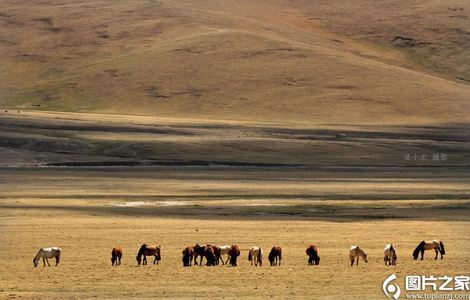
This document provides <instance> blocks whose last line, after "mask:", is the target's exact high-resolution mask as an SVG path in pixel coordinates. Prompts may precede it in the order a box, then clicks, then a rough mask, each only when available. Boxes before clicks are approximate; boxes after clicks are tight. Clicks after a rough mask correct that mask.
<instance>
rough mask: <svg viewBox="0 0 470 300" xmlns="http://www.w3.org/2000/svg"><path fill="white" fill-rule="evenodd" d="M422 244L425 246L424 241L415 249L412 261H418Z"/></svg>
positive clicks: (422, 247)
mask: <svg viewBox="0 0 470 300" xmlns="http://www.w3.org/2000/svg"><path fill="white" fill-rule="evenodd" d="M424 244H425V242H424V241H421V243H419V245H418V246H417V247H416V249H415V250H414V251H413V259H414V260H417V259H418V255H419V252H420V251H422V250H423V249H424Z"/></svg>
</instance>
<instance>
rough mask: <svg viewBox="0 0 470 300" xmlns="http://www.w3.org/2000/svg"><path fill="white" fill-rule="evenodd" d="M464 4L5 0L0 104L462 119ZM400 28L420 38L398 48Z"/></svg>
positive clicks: (273, 116)
mask: <svg viewBox="0 0 470 300" xmlns="http://www.w3.org/2000/svg"><path fill="white" fill-rule="evenodd" d="M365 8H367V9H365ZM469 9H470V8H469V5H468V4H467V3H463V2H462V1H427V2H426V4H422V3H421V2H420V1H399V2H397V1H393V2H390V1H379V2H377V1H372V0H362V1H360V2H357V1H354V2H350V3H345V2H344V1H315V2H312V1H303V0H296V1H278V0H270V1H263V2H262V3H254V2H253V1H236V2H234V1H217V2H214V1H165V0H161V1H143V0H142V1H113V2H112V5H111V4H110V2H109V1H105V0H102V1H85V0H82V1H59V2H57V1H41V2H37V1H14V2H11V1H1V2H0V22H1V23H0V24H1V25H2V26H0V53H1V54H2V55H1V58H0V59H1V64H0V65H1V71H2V72H0V74H1V75H0V107H1V108H7V109H18V108H19V109H22V110H24V109H39V110H54V111H78V112H85V113H90V112H94V113H114V114H121V115H148V116H159V117H177V118H196V119H213V120H239V121H267V122H270V121H274V122H282V121H293V120H295V121H304V122H310V123H327V124H335V123H336V124H338V123H341V124H364V123H369V124H371V123H372V124H381V125H383V124H395V125H396V124H418V123H419V124H422V123H426V124H430V123H432V124H434V125H436V124H446V123H455V122H457V123H467V122H468V121H469V117H468V114H467V113H465V112H466V111H468V110H469V104H468V101H467V100H468V99H469V98H470V88H469V85H468V80H470V77H469V67H468V63H467V62H468V51H466V50H467V49H468V46H469V44H468V43H469V42H468V33H469V30H470V29H469V28H468V22H466V20H467V19H468V17H469V16H468V10H469ZM103 12H106V13H105V14H103ZM397 36H400V37H403V38H410V39H412V40H413V41H414V42H413V43H414V44H413V43H412V45H410V46H407V45H404V46H396V45H395V44H394V42H393V41H394V39H395V38H396V37H397Z"/></svg>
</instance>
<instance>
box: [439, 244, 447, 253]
mask: <svg viewBox="0 0 470 300" xmlns="http://www.w3.org/2000/svg"><path fill="white" fill-rule="evenodd" d="M439 248H440V250H441V254H443V255H444V254H446V249H445V248H444V244H443V243H442V241H439Z"/></svg>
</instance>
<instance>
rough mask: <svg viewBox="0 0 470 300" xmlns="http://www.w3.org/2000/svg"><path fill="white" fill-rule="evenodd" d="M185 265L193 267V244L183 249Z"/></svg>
mask: <svg viewBox="0 0 470 300" xmlns="http://www.w3.org/2000/svg"><path fill="white" fill-rule="evenodd" d="M182 254H183V258H182V260H183V267H191V263H192V261H193V257H194V247H193V246H187V247H186V248H184V249H183V252H182Z"/></svg>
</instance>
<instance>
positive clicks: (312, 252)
mask: <svg viewBox="0 0 470 300" xmlns="http://www.w3.org/2000/svg"><path fill="white" fill-rule="evenodd" d="M305 252H306V253H307V255H308V265H309V266H314V265H319V264H320V255H318V254H319V253H320V250H319V249H318V247H317V246H315V245H310V246H308V248H307V250H305Z"/></svg>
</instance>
